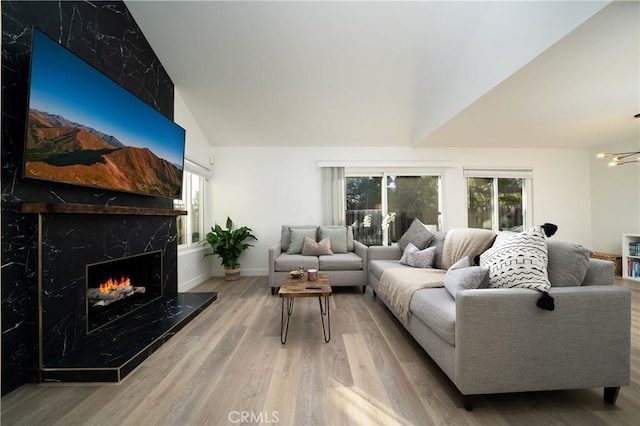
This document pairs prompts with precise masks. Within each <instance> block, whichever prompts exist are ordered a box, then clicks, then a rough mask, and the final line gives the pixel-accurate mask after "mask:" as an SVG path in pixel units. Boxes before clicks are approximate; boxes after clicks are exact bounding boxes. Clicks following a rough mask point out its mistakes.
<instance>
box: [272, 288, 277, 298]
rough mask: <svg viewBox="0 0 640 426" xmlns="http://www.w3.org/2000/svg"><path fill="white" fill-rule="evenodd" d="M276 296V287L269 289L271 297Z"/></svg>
mask: <svg viewBox="0 0 640 426" xmlns="http://www.w3.org/2000/svg"><path fill="white" fill-rule="evenodd" d="M276 294H278V287H271V295H272V296H275V295H276Z"/></svg>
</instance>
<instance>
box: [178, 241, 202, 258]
mask: <svg viewBox="0 0 640 426" xmlns="http://www.w3.org/2000/svg"><path fill="white" fill-rule="evenodd" d="M208 249H209V246H205V245H204V244H199V243H193V244H191V245H187V244H184V245H181V246H178V255H182V254H191V253H197V252H205V251H207V250H208Z"/></svg>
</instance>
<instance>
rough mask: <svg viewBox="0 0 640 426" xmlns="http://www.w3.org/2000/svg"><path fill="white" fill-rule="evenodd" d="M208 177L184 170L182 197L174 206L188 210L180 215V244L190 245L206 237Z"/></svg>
mask: <svg viewBox="0 0 640 426" xmlns="http://www.w3.org/2000/svg"><path fill="white" fill-rule="evenodd" d="M206 186H207V179H206V178H205V177H204V176H201V175H198V174H196V173H193V172H187V171H185V172H184V179H183V182H182V199H180V200H174V201H173V205H174V208H176V209H178V210H187V215H186V216H178V221H177V227H178V245H182V246H190V245H192V244H194V243H198V242H200V241H202V240H203V239H204V231H205V226H204V218H205V215H206V212H205V206H206V205H205V193H206Z"/></svg>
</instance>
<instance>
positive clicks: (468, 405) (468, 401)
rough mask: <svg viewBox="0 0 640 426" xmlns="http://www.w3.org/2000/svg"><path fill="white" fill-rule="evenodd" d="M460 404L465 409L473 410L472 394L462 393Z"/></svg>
mask: <svg viewBox="0 0 640 426" xmlns="http://www.w3.org/2000/svg"><path fill="white" fill-rule="evenodd" d="M462 406H463V407H464V409H465V410H467V411H473V395H462Z"/></svg>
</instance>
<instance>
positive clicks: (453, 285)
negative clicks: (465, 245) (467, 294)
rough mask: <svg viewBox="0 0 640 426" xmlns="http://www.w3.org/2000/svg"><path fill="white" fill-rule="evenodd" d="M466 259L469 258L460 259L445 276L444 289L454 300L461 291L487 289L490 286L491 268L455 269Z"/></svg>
mask: <svg viewBox="0 0 640 426" xmlns="http://www.w3.org/2000/svg"><path fill="white" fill-rule="evenodd" d="M464 259H468V258H463V259H460V260H459V261H458V262H456V263H455V264H454V265H453V266H452V267H451V268H449V270H448V271H447V273H446V274H445V275H444V288H446V289H447V291H448V292H449V293H450V294H451V296H453V298H454V299H455V298H456V293H457V292H459V291H460V290H472V289H476V288H487V287H488V286H489V268H488V267H487V266H469V267H466V268H464V267H463V268H454V266H456V265H457V264H458V263H460V262H461V261H462V260H464ZM467 263H468V260H467Z"/></svg>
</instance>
